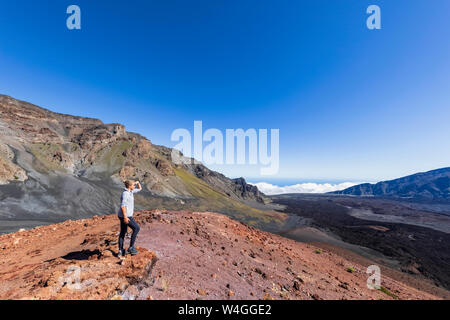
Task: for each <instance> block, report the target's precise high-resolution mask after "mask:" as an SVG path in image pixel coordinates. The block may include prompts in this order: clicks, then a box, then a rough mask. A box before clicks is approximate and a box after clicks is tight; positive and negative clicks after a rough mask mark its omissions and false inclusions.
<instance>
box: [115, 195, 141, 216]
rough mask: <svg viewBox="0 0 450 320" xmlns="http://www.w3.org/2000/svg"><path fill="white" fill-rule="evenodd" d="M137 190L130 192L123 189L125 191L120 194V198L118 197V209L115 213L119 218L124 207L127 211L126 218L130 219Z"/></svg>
mask: <svg viewBox="0 0 450 320" xmlns="http://www.w3.org/2000/svg"><path fill="white" fill-rule="evenodd" d="M139 191H141V190H139V189H134V190H132V191H130V190H128V189H126V188H125V190H124V191H123V192H122V196H121V197H120V208H119V212H118V213H117V214H118V215H119V217H120V218H123V212H122V207H125V208H126V209H127V217H128V218H131V217H132V216H133V213H134V194H135V193H138V192H139Z"/></svg>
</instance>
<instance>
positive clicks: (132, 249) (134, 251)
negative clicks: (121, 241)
mask: <svg viewBox="0 0 450 320" xmlns="http://www.w3.org/2000/svg"><path fill="white" fill-rule="evenodd" d="M128 253H129V254H131V255H133V256H135V255H137V254H138V253H139V251H137V250H136V248H135V247H131V248H129V249H128Z"/></svg>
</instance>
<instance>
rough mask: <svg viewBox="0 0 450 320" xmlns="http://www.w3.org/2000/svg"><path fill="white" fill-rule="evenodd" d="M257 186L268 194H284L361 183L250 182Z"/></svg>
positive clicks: (320, 190)
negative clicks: (284, 183) (279, 183)
mask: <svg viewBox="0 0 450 320" xmlns="http://www.w3.org/2000/svg"><path fill="white" fill-rule="evenodd" d="M250 184H253V185H254V186H257V187H258V189H259V190H260V191H261V192H262V193H265V194H267V195H273V194H283V193H327V192H333V191H339V190H344V189H347V188H350V187H352V186H355V185H357V184H360V183H356V182H343V183H339V184H331V183H313V182H309V183H300V184H294V185H290V186H284V187H280V186H277V185H273V184H270V183H267V182H258V183H250Z"/></svg>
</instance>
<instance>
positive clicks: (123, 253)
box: [117, 250, 127, 259]
mask: <svg viewBox="0 0 450 320" xmlns="http://www.w3.org/2000/svg"><path fill="white" fill-rule="evenodd" d="M126 254H127V253H126V252H125V250H119V252H118V253H117V257H118V258H119V259H122V258H125V255H126Z"/></svg>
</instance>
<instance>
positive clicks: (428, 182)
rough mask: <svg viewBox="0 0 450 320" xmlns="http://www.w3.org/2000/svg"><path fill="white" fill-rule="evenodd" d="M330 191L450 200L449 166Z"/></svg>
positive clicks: (343, 193) (355, 194)
mask: <svg viewBox="0 0 450 320" xmlns="http://www.w3.org/2000/svg"><path fill="white" fill-rule="evenodd" d="M331 193H332V194H342V195H353V196H379V197H395V198H406V199H423V200H427V199H428V200H450V167H447V168H442V169H436V170H431V171H428V172H421V173H416V174H413V175H410V176H406V177H403V178H399V179H395V180H390V181H382V182H378V183H376V184H370V183H364V184H360V185H356V186H353V187H350V188H347V189H345V190H341V191H335V192H331Z"/></svg>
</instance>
